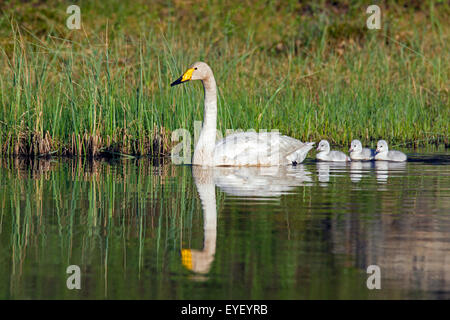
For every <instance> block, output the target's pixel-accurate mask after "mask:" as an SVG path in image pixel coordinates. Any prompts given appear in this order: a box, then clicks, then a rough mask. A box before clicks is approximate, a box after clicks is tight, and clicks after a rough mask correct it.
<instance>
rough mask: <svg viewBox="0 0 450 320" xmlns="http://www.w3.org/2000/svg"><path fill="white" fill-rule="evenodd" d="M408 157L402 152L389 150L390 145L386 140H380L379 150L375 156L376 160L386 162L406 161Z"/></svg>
mask: <svg viewBox="0 0 450 320" xmlns="http://www.w3.org/2000/svg"><path fill="white" fill-rule="evenodd" d="M406 159H407V157H406V154H404V153H403V152H401V151H396V150H391V151H390V150H389V148H388V144H387V142H386V141H385V140H379V141H378V142H377V150H376V154H375V160H385V161H397V162H403V161H406Z"/></svg>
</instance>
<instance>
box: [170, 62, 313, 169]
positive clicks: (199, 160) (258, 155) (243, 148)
mask: <svg viewBox="0 0 450 320" xmlns="http://www.w3.org/2000/svg"><path fill="white" fill-rule="evenodd" d="M189 80H201V81H202V83H203V88H204V91H205V110H204V120H203V126H202V130H201V132H200V137H199V139H198V142H197V145H196V146H195V149H194V156H193V159H192V163H193V164H194V165H200V166H278V165H287V164H292V163H301V162H303V160H304V159H305V158H306V155H307V154H308V151H309V150H311V149H312V147H313V145H314V142H308V143H303V142H301V141H300V140H297V139H294V138H291V137H288V136H283V135H280V134H279V133H278V132H265V133H256V132H244V133H235V134H232V135H229V136H227V137H225V138H224V139H222V140H220V141H219V142H217V143H216V130H217V86H216V80H215V79H214V75H213V73H212V70H211V68H210V67H209V66H208V65H207V64H206V63H204V62H196V63H194V64H193V65H192V66H191V67H190V68H189V69H188V70H187V71H186V72H185V73H184V74H183V76H182V77H180V78H179V79H178V80H176V81H175V82H173V83H172V85H175V84H179V83H182V82H185V81H189Z"/></svg>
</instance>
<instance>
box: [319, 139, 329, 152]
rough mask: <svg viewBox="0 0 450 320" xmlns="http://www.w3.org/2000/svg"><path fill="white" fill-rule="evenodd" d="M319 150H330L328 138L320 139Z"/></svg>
mask: <svg viewBox="0 0 450 320" xmlns="http://www.w3.org/2000/svg"><path fill="white" fill-rule="evenodd" d="M316 150H317V151H330V144H329V143H328V141H327V140H320V142H319V145H318V146H317V149H316Z"/></svg>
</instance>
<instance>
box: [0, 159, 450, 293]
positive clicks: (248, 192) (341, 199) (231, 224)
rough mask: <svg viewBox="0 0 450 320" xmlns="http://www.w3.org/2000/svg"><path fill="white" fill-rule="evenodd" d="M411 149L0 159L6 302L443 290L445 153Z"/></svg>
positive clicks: (449, 233) (449, 183)
mask: <svg viewBox="0 0 450 320" xmlns="http://www.w3.org/2000/svg"><path fill="white" fill-rule="evenodd" d="M409 154H410V155H411V161H410V162H408V163H404V164H393V163H384V162H383V163H382V162H377V163H352V164H351V165H333V164H324V163H316V162H314V161H311V160H309V159H308V160H307V161H306V163H304V164H302V165H299V166H297V167H290V168H284V169H279V168H265V169H249V168H242V169H233V168H228V169H220V170H219V169H217V170H200V169H198V170H197V169H194V170H193V168H192V167H189V166H173V165H170V164H163V165H157V164H156V163H152V161H151V160H147V159H145V160H143V159H141V160H116V161H113V162H107V161H98V162H90V161H82V160H39V161H38V160H35V161H30V160H27V161H25V160H5V159H3V160H0V180H1V183H0V189H1V192H0V203H1V209H0V210H1V211H0V270H1V273H0V299H80V298H83V299H105V298H107V299H350V298H353V299H394V298H395V299H407V298H431V299H443V298H446V299H449V298H450V162H449V156H450V153H448V151H439V152H433V153H409ZM69 265H78V266H80V268H81V289H80V290H69V289H68V288H67V287H66V280H67V278H68V277H69V275H68V274H66V268H67V267H68V266H69ZM369 265H378V266H379V267H380V270H381V289H380V290H376V289H375V290H369V289H368V288H367V286H366V280H367V278H368V276H369V275H368V274H367V273H366V268H367V267H368V266H369Z"/></svg>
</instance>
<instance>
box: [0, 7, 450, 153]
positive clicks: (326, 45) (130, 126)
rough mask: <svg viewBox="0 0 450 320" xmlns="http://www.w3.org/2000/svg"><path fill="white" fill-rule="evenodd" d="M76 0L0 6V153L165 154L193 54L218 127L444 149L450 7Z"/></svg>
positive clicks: (191, 111)
mask: <svg viewBox="0 0 450 320" xmlns="http://www.w3.org/2000/svg"><path fill="white" fill-rule="evenodd" d="M70 4H73V2H72V1H59V0H53V1H45V2H44V1H5V2H3V3H2V4H0V10H1V11H2V14H1V16H0V46H1V47H0V56H1V58H0V148H1V152H2V154H4V155H5V154H6V155H12V154H20V155H45V154H55V155H56V154H59V155H87V156H96V155H101V154H129V155H148V154H152V155H155V154H167V152H168V151H169V150H170V147H171V143H170V132H171V131H172V130H174V129H176V128H187V129H189V130H190V131H191V132H193V124H194V121H195V120H201V119H202V112H203V108H202V94H203V93H202V88H201V85H200V84H199V83H190V84H188V85H184V86H182V87H177V88H170V86H169V83H170V82H171V81H172V80H174V79H176V78H177V77H179V76H180V74H181V73H182V72H183V71H184V70H185V69H186V68H187V67H188V66H189V65H190V64H191V63H192V62H194V61H197V60H203V61H206V62H207V63H208V64H210V65H211V66H212V68H213V71H214V73H215V76H216V79H217V82H218V86H219V94H220V97H219V116H218V119H219V123H218V126H219V128H220V129H221V130H222V131H223V132H224V131H225V130H226V129H228V128H234V129H237V128H242V129H249V128H255V129H267V130H271V129H278V130H279V131H280V132H282V133H283V134H287V135H290V136H293V137H296V138H299V139H301V140H303V141H318V140H320V139H322V138H324V139H328V140H330V142H332V143H334V144H338V145H342V146H344V145H346V146H347V145H348V144H349V142H350V141H351V140H352V139H354V138H359V139H361V140H362V141H363V143H367V144H371V145H372V146H373V145H374V143H375V141H376V140H378V139H380V138H384V139H386V140H388V142H389V143H390V144H391V145H393V146H395V145H399V144H400V145H407V144H408V145H419V144H445V146H447V147H448V145H449V127H448V126H449V123H450V107H449V99H448V90H449V73H450V66H449V61H450V50H449V47H448V43H449V39H448V36H449V31H450V25H449V24H448V20H449V18H450V7H449V5H448V3H447V2H446V1H400V2H396V3H393V2H392V3H391V2H387V3H383V4H380V6H381V8H382V29H381V30H368V29H367V28H366V19H367V17H368V15H367V14H366V13H365V9H366V5H367V4H366V3H363V2H359V1H351V0H346V1H319V2H316V1H304V2H299V1H247V2H245V5H244V4H243V3H242V1H227V2H226V4H225V3H223V2H222V1H208V3H207V4H206V3H205V2H204V1H197V0H194V1H170V2H166V1H143V0H135V1H122V0H112V1H87V0H86V1H77V2H76V4H77V5H79V6H80V8H81V19H82V29H81V30H69V29H68V28H67V27H66V19H67V17H68V16H69V14H67V13H66V8H67V7H68V6H69V5H70Z"/></svg>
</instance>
